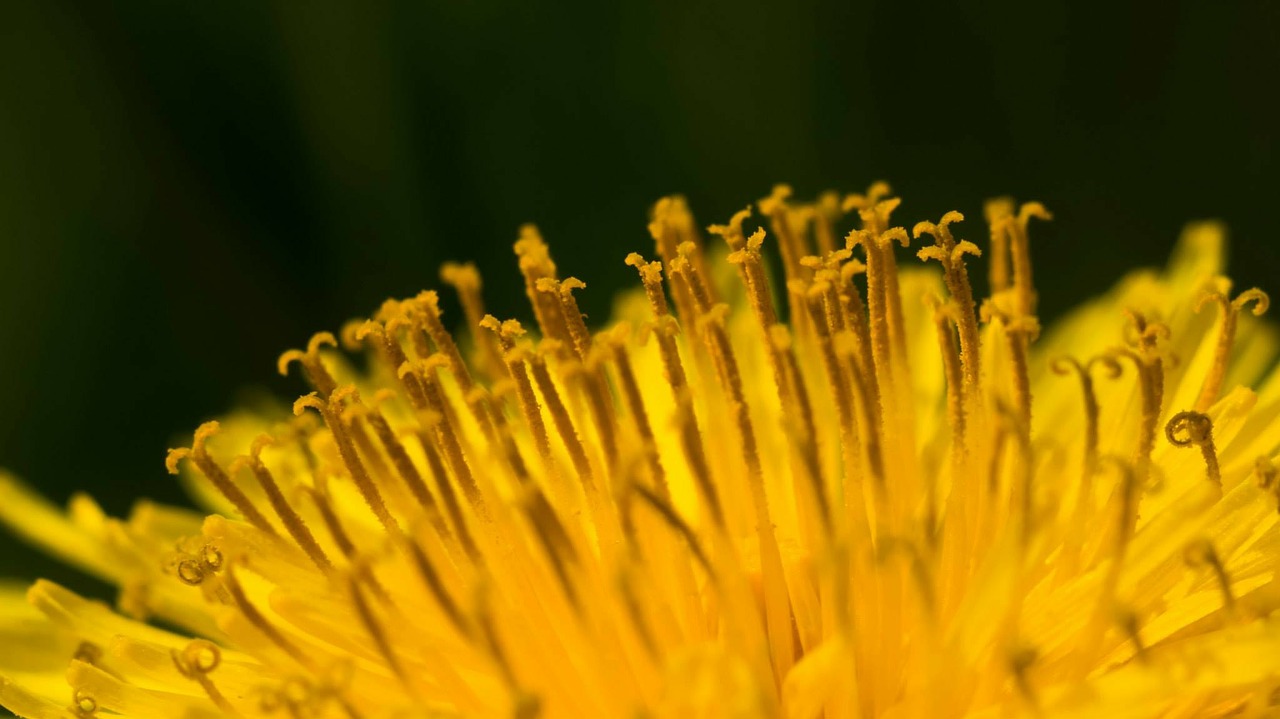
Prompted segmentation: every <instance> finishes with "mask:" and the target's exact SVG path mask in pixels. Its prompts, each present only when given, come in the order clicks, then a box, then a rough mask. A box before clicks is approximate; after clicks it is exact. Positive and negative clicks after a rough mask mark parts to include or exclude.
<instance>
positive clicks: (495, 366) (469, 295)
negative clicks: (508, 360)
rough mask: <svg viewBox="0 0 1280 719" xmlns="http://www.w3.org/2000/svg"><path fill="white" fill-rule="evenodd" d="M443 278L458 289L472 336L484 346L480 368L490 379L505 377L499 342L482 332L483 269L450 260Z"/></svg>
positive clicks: (441, 277)
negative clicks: (481, 275)
mask: <svg viewBox="0 0 1280 719" xmlns="http://www.w3.org/2000/svg"><path fill="white" fill-rule="evenodd" d="M440 280H441V281H442V282H444V283H445V284H447V285H450V286H452V287H453V289H454V290H455V291H456V292H457V293H458V301H459V302H460V303H461V304H462V312H463V314H465V315H466V317H467V329H468V331H470V333H471V339H472V341H473V342H475V343H476V346H477V347H479V348H480V368H481V369H482V370H483V371H484V373H485V375H486V376H487V377H488V378H489V381H490V382H497V381H499V380H501V379H504V378H505V377H506V375H505V374H504V372H503V370H504V366H503V364H502V353H501V352H500V351H499V350H498V345H497V343H495V342H494V341H493V338H492V337H490V336H489V334H488V333H487V332H478V331H477V330H478V329H479V328H480V320H482V319H484V316H485V311H484V299H483V297H482V296H481V294H480V289H481V283H480V273H479V272H478V271H477V270H476V266H475V265H473V264H471V263H470V262H468V263H466V264H462V265H460V264H455V263H452V262H446V263H445V264H444V266H442V267H441V268H440Z"/></svg>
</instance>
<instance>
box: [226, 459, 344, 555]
mask: <svg viewBox="0 0 1280 719" xmlns="http://www.w3.org/2000/svg"><path fill="white" fill-rule="evenodd" d="M274 443H275V440H274V438H272V437H271V436H270V435H265V434H264V435H260V436H259V437H258V438H257V439H255V440H254V441H253V444H252V445H251V446H250V448H249V454H248V456H246V457H243V460H244V462H245V463H246V464H247V465H248V467H249V469H250V470H251V471H252V472H253V476H254V477H255V478H256V479H257V480H258V484H259V485H260V486H261V487H262V492H263V494H265V495H267V501H268V502H270V503H271V508H272V509H273V510H274V511H275V513H276V516H277V517H279V518H280V521H281V522H282V523H283V524H284V528H285V530H286V531H288V532H289V536H290V537H293V541H295V542H297V543H298V547H300V548H301V549H302V551H303V552H305V553H306V555H307V557H308V558H309V559H310V560H311V562H312V563H313V564H315V565H316V568H318V569H319V570H320V571H321V572H324V573H326V574H327V573H328V572H329V571H330V570H331V569H333V564H332V563H331V562H330V561H329V557H328V556H327V555H326V554H325V552H324V550H323V549H321V548H320V544H319V543H318V542H317V541H316V538H315V536H313V535H312V534H311V530H310V529H308V528H307V525H306V523H305V522H303V521H302V517H301V516H299V514H298V512H297V510H295V509H294V508H293V505H292V504H290V503H289V500H288V499H286V498H285V496H284V493H283V492H281V491H280V486H279V485H278V484H277V483H276V480H275V477H274V476H273V475H272V474H271V470H269V469H267V465H266V464H264V463H263V461H262V456H261V455H262V450H263V448H265V447H267V446H268V445H271V444H274Z"/></svg>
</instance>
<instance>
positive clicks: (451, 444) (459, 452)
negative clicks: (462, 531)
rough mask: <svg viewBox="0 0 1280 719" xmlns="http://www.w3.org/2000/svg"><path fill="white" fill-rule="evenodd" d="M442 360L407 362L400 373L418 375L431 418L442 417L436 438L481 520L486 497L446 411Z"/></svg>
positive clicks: (486, 511)
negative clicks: (440, 373)
mask: <svg viewBox="0 0 1280 719" xmlns="http://www.w3.org/2000/svg"><path fill="white" fill-rule="evenodd" d="M441 361H442V360H440V359H439V355H432V356H431V357H428V358H426V359H424V360H420V361H418V362H416V363H415V362H408V361H406V362H405V363H404V364H402V365H400V367H399V368H398V369H397V370H396V372H397V374H399V375H401V376H402V377H403V376H405V375H408V374H416V375H417V377H418V381H419V382H420V383H421V385H422V391H423V395H424V396H425V399H426V407H427V410H428V412H429V413H431V415H433V416H435V417H437V418H438V420H437V421H435V422H433V423H432V425H431V426H432V427H433V428H434V429H435V434H436V438H437V439H438V440H439V441H440V446H441V448H442V449H444V456H445V459H446V461H447V462H448V463H449V468H450V469H452V470H453V476H454V477H455V478H456V479H457V480H458V484H459V485H460V486H461V487H462V494H463V495H464V496H465V497H466V498H467V501H468V502H469V503H470V504H471V507H472V509H474V510H475V511H476V513H477V514H478V515H479V516H480V517H482V518H483V517H487V516H488V510H487V508H486V506H485V501H484V497H483V495H482V494H481V492H480V485H479V484H478V483H477V482H476V478H475V475H474V474H473V473H472V471H471V465H469V464H467V459H466V453H465V452H463V449H462V441H461V440H460V439H459V437H458V432H457V430H456V429H455V428H454V420H453V419H452V418H451V417H450V416H449V413H448V412H445V411H444V409H445V408H446V407H448V406H449V403H448V400H446V399H445V396H444V391H443V390H442V389H441V388H440V383H439V382H438V381H437V380H436V378H435V377H434V376H433V374H432V373H433V372H434V370H435V368H436V367H437V366H438V365H439V363H440V362H441ZM442 484H443V483H442Z"/></svg>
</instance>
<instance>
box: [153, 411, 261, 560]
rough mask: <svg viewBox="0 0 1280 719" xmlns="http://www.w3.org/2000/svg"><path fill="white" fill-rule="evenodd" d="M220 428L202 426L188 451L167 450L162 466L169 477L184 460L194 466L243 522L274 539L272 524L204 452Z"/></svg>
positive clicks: (214, 423) (217, 426) (176, 471)
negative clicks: (208, 440) (209, 440)
mask: <svg viewBox="0 0 1280 719" xmlns="http://www.w3.org/2000/svg"><path fill="white" fill-rule="evenodd" d="M219 428H220V426H219V424H218V423H217V422H205V423H204V424H202V425H200V426H199V427H197V428H196V432H195V439H194V441H193V442H192V443H191V448H190V449H187V448H185V447H180V448H178V449H171V450H169V454H168V456H167V457H165V460H164V466H165V467H166V468H167V469H168V470H169V474H177V473H178V462H180V461H181V460H182V459H183V458H188V459H190V460H191V461H192V462H193V463H195V465H196V468H198V469H199V470H200V473H201V474H203V475H204V476H205V478H206V479H208V480H209V481H210V482H212V483H213V486H214V487H216V488H217V490H218V491H219V492H221V493H222V496H223V497H226V498H227V501H229V502H231V504H232V506H234V507H235V508H236V511H238V512H239V513H240V516H242V517H244V519H245V521H247V522H249V524H252V525H253V526H254V527H256V528H257V529H259V530H260V531H262V532H265V533H267V534H270V535H273V536H276V530H275V528H274V527H272V526H271V523H270V522H268V521H267V518H266V517H265V516H263V514H262V512H260V511H258V508H257V507H255V506H254V504H253V502H251V501H250V500H249V497H248V496H247V495H245V493H244V492H243V491H241V489H240V488H239V487H238V486H236V484H235V483H234V482H232V481H231V477H229V476H227V473H226V472H225V471H223V469H222V467H221V466H219V465H218V463H217V462H215V461H213V458H212V457H210V456H209V453H208V452H206V451H205V447H204V445H205V441H206V440H207V439H208V438H209V437H212V436H213V435H215V434H217V433H218V430H219Z"/></svg>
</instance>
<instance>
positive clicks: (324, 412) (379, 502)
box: [293, 386, 400, 535]
mask: <svg viewBox="0 0 1280 719" xmlns="http://www.w3.org/2000/svg"><path fill="white" fill-rule="evenodd" d="M343 390H344V391H343V392H341V394H340V393H339V392H338V391H335V392H334V393H333V394H331V395H330V396H329V400H328V401H327V402H326V401H322V400H321V399H320V398H319V397H317V396H316V394H315V393H314V392H313V393H311V394H307V395H303V396H302V397H299V398H298V399H297V401H295V402H294V403H293V413H294V415H300V414H302V413H303V412H304V411H306V409H307V408H311V409H314V410H316V411H318V412H319V413H320V415H321V416H322V417H324V421H325V424H326V425H328V427H329V432H330V434H332V435H333V441H334V444H335V445H337V447H338V455H339V456H340V457H341V458H342V463H343V464H344V465H346V468H347V472H348V473H349V474H350V475H351V479H352V481H353V482H355V485H356V489H358V490H360V496H361V497H363V498H364V501H365V503H366V504H368V505H369V509H371V510H373V514H374V516H375V517H377V518H378V522H379V523H381V524H382V527H383V529H385V530H386V531H387V532H388V533H389V534H392V535H397V534H399V533H400V525H399V523H398V522H396V519H395V517H392V516H391V512H390V511H388V510H387V505H386V502H385V501H383V499H382V493H381V492H379V491H378V486H377V485H376V484H374V482H373V478H371V477H370V476H369V473H368V471H366V470H365V467H364V463H363V462H361V461H360V455H359V454H357V453H356V447H355V443H354V442H352V440H351V436H350V434H349V433H348V432H347V427H346V425H345V424H344V423H343V421H342V417H341V412H342V399H343V397H344V396H347V395H351V396H354V393H355V391H356V390H355V388H354V387H350V386H348V387H344V388H343Z"/></svg>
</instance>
